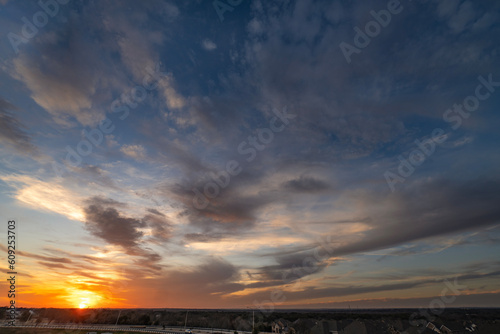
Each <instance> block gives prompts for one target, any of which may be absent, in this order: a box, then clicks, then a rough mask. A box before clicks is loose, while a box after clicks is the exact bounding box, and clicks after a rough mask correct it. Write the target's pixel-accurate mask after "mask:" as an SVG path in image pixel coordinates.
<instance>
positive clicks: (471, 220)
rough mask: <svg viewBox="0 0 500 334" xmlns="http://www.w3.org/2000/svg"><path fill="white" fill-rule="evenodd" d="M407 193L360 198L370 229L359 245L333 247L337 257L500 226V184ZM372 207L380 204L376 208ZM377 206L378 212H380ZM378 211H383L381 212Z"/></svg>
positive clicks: (424, 185) (432, 184)
mask: <svg viewBox="0 0 500 334" xmlns="http://www.w3.org/2000/svg"><path fill="white" fill-rule="evenodd" d="M415 182H416V183H413V184H412V186H409V187H407V188H405V189H404V190H403V191H401V192H399V193H395V194H390V195H388V196H386V197H385V198H383V199H382V198H381V196H380V194H370V195H367V196H366V197H364V196H363V197H362V199H361V202H362V203H363V205H364V206H365V208H366V209H365V212H363V213H364V214H366V215H367V216H368V217H369V218H370V219H371V221H370V226H371V229H370V230H369V231H368V232H366V234H365V235H363V234H362V235H360V236H359V237H360V239H359V241H355V242H351V243H349V244H344V245H341V246H339V247H336V248H335V251H334V253H333V254H334V255H335V256H339V255H345V254H354V253H359V252H368V251H373V250H377V249H384V248H389V247H392V246H395V245H399V244H403V243H406V242H409V241H415V240H419V239H424V238H429V237H433V236H440V235H445V234H451V233H457V232H461V231H466V230H472V229H477V228H478V227H486V226H489V225H494V224H497V223H498V221H499V219H500V209H499V208H498V205H496V203H498V201H499V200H500V181H499V180H497V179H476V180H470V181H464V182H450V181H449V180H444V179H440V180H437V179H436V180H429V181H426V182H424V181H418V182H417V181H415ZM374 203H378V204H377V205H376V206H374ZM377 206H378V208H377ZM380 208H384V209H383V211H380Z"/></svg>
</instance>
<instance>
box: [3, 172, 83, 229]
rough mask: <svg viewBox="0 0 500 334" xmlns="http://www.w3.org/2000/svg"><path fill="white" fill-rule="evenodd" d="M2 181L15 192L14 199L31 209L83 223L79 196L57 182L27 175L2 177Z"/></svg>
mask: <svg viewBox="0 0 500 334" xmlns="http://www.w3.org/2000/svg"><path fill="white" fill-rule="evenodd" d="M0 179H1V180H2V181H4V182H6V183H7V184H9V186H11V187H13V188H14V189H16V190H15V195H14V198H15V199H17V200H18V201H19V202H21V203H23V204H24V205H27V206H28V207H30V208H33V209H37V210H42V211H48V212H54V213H58V214H61V215H63V216H66V217H68V218H69V219H72V220H78V221H82V220H83V218H84V215H83V212H82V210H81V208H80V207H79V205H78V203H80V202H81V199H82V198H81V197H80V195H79V194H77V193H75V192H73V191H72V190H70V189H67V188H65V187H64V186H63V185H61V184H59V183H58V182H56V181H52V182H47V181H42V180H40V179H37V178H34V177H31V176H27V175H19V174H14V175H1V176H0Z"/></svg>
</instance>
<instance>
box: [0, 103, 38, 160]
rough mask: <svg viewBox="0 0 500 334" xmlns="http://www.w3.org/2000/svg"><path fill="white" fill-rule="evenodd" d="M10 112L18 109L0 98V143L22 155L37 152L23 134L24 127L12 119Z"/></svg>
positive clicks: (27, 137) (15, 119)
mask: <svg viewBox="0 0 500 334" xmlns="http://www.w3.org/2000/svg"><path fill="white" fill-rule="evenodd" d="M12 111H18V109H17V108H16V107H15V106H14V105H12V104H11V103H9V102H8V101H6V100H4V99H3V98H1V97H0V143H1V144H3V145H6V146H8V147H13V148H15V149H16V150H17V151H18V152H20V153H21V154H24V155H30V154H34V153H36V152H37V148H36V147H35V146H34V145H33V143H32V140H31V137H30V136H29V135H28V134H27V133H26V132H25V127H24V126H23V124H21V122H20V121H19V120H18V119H17V118H16V117H14V115H13V114H12Z"/></svg>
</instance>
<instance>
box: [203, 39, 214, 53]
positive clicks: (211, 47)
mask: <svg viewBox="0 0 500 334" xmlns="http://www.w3.org/2000/svg"><path fill="white" fill-rule="evenodd" d="M201 45H202V46H203V48H204V49H205V50H207V51H213V50H215V49H217V45H216V44H215V43H214V42H212V41H211V40H209V39H208V38H206V39H204V40H203V42H202V43H201Z"/></svg>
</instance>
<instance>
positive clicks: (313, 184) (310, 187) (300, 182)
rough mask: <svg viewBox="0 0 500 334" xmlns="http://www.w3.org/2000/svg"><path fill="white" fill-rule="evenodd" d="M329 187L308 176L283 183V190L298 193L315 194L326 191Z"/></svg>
mask: <svg viewBox="0 0 500 334" xmlns="http://www.w3.org/2000/svg"><path fill="white" fill-rule="evenodd" d="M330 187H331V186H330V184H329V183H328V182H326V181H323V180H319V179H316V178H314V177H310V176H301V177H300V178H298V179H293V180H290V181H287V182H285V183H283V188H284V189H285V190H289V191H294V192H299V193H317V192H322V191H325V190H328V189H330Z"/></svg>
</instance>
